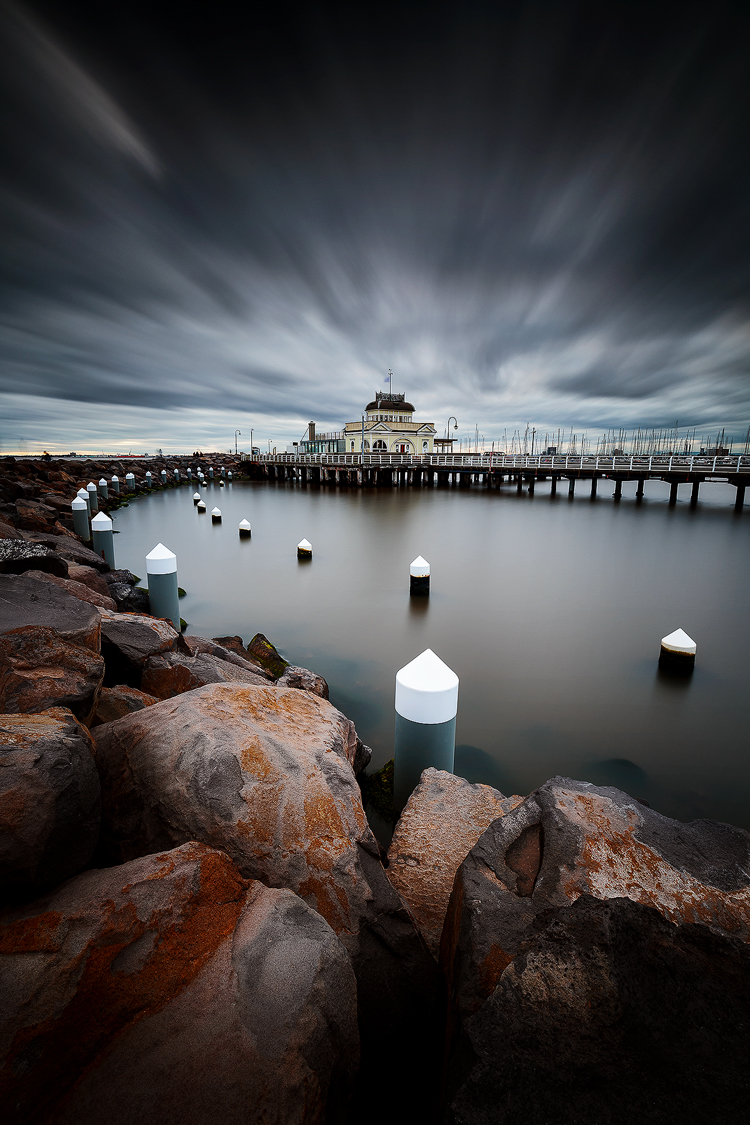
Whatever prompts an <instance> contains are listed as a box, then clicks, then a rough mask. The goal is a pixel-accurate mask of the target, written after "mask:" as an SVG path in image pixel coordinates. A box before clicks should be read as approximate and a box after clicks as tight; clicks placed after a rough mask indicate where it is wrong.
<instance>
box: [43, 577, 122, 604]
mask: <svg viewBox="0 0 750 1125" xmlns="http://www.w3.org/2000/svg"><path fill="white" fill-rule="evenodd" d="M27 574H28V577H29V578H37V579H39V581H41V582H53V583H54V584H55V586H59V588H60V589H61V590H65V592H66V593H68V594H70V595H71V597H74V598H79V599H80V601H82V602H88V603H89V605H98V606H101V607H102V608H103V609H110V610H113V611H114V610H115V609H116V608H117V606H116V605H115V603H114V601H113V600H112V598H110V597H109V595H108V594H100V593H99V592H98V591H97V590H92V589H91V587H90V586H87V585H85V584H84V583H83V582H74V581H71V579H70V578H58V577H57V575H55V574H46V573H44V572H43V571H41V570H29V571H27Z"/></svg>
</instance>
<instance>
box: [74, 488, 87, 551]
mask: <svg viewBox="0 0 750 1125" xmlns="http://www.w3.org/2000/svg"><path fill="white" fill-rule="evenodd" d="M70 506H71V508H72V509H73V530H74V531H75V533H76V535H80V537H81V539H83V541H84V543H88V541H89V539H90V538H91V532H90V531H89V509H88V504H87V503H86V501H85V500H84V499H83V498H82V497H81V496H76V498H75V500H74V501H73V503H72V504H71V505H70Z"/></svg>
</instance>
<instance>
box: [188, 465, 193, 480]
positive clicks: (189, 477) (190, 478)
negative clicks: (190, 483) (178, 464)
mask: <svg viewBox="0 0 750 1125" xmlns="http://www.w3.org/2000/svg"><path fill="white" fill-rule="evenodd" d="M187 479H188V480H192V479H193V470H192V469H190V468H189V469H188V471H187Z"/></svg>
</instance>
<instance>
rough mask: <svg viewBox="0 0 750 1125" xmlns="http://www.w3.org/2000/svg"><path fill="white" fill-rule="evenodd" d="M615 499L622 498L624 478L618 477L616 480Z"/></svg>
mask: <svg viewBox="0 0 750 1125" xmlns="http://www.w3.org/2000/svg"><path fill="white" fill-rule="evenodd" d="M615 500H622V478H621V477H618V478H617V480H616V481H615Z"/></svg>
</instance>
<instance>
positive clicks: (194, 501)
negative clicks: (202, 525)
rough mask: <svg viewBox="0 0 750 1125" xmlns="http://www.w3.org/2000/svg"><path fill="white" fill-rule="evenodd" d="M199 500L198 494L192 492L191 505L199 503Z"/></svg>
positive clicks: (199, 495)
mask: <svg viewBox="0 0 750 1125" xmlns="http://www.w3.org/2000/svg"><path fill="white" fill-rule="evenodd" d="M200 498H201V494H200V492H194V493H193V503H194V504H198V503H199V501H200Z"/></svg>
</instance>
